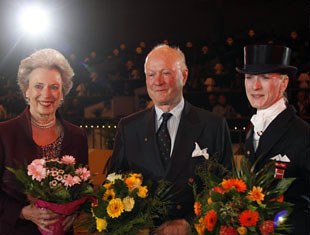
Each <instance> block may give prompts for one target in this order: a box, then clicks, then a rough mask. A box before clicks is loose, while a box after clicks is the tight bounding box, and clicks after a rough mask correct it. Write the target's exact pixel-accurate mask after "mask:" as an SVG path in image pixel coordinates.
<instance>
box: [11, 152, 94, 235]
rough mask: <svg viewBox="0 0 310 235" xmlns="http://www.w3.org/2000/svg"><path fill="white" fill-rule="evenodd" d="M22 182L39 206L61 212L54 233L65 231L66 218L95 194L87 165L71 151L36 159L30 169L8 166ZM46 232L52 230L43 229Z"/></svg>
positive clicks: (58, 233) (57, 234)
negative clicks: (76, 160)
mask: <svg viewBox="0 0 310 235" xmlns="http://www.w3.org/2000/svg"><path fill="white" fill-rule="evenodd" d="M7 169H8V170H9V171H11V172H12V173H14V174H15V176H16V178H17V180H18V181H19V182H20V183H21V184H22V186H23V188H24V192H25V194H26V195H27V197H28V199H29V201H30V202H31V203H33V204H34V205H35V206H37V207H39V208H46V209H49V210H52V211H54V212H56V213H58V214H59V220H58V222H57V223H55V224H53V225H50V226H49V229H50V230H51V231H52V234H53V235H63V234H65V232H64V231H63V227H62V222H63V220H64V218H65V216H67V215H71V214H72V213H74V212H76V211H77V210H78V209H79V208H80V207H81V206H82V205H83V204H84V203H86V202H87V201H88V200H89V199H91V197H92V196H94V190H93V186H92V184H91V179H90V176H91V174H90V171H89V170H88V168H87V167H85V166H82V165H77V164H76V162H75V158H74V157H73V156H70V155H65V156H62V157H61V158H54V159H49V160H45V159H35V160H33V161H32V162H31V163H30V164H29V165H28V166H27V169H24V168H23V167H20V168H18V169H13V168H9V167H8V168H7ZM39 230H40V231H41V233H42V234H50V233H47V232H45V231H44V230H42V229H40V227H39Z"/></svg>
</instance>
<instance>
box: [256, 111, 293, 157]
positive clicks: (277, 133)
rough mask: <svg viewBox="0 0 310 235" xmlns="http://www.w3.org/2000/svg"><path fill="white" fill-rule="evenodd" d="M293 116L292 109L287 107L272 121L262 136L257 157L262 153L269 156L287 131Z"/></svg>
mask: <svg viewBox="0 0 310 235" xmlns="http://www.w3.org/2000/svg"><path fill="white" fill-rule="evenodd" d="M292 116H293V115H292V110H291V109H290V108H287V109H286V110H284V111H283V112H282V113H280V114H279V115H278V116H277V117H276V118H275V119H274V120H273V121H272V122H271V123H270V125H269V126H268V127H267V129H266V130H265V132H264V133H263V135H262V136H261V137H260V140H259V145H258V148H257V151H256V154H255V155H256V156H257V157H258V156H262V155H264V156H265V157H266V156H268V153H269V152H270V150H271V149H272V147H273V146H274V145H275V144H276V143H277V142H278V141H279V140H280V138H281V136H283V135H284V134H285V133H286V131H287V128H286V127H287V126H288V125H289V124H288V123H289V121H290V120H291V118H292ZM263 158H264V157H263Z"/></svg>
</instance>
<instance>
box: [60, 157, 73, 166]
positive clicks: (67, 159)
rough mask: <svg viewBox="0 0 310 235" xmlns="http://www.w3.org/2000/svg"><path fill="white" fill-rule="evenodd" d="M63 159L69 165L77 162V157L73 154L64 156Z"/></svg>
mask: <svg viewBox="0 0 310 235" xmlns="http://www.w3.org/2000/svg"><path fill="white" fill-rule="evenodd" d="M61 160H62V162H63V163H64V164H67V165H74V164H75V158H74V157H73V156H70V155H65V156H63V157H62V159H61Z"/></svg>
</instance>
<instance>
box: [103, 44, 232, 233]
mask: <svg viewBox="0 0 310 235" xmlns="http://www.w3.org/2000/svg"><path fill="white" fill-rule="evenodd" d="M145 74H146V85H147V91H148V94H149V96H150V97H151V99H152V101H153V103H154V106H153V107H152V108H150V109H146V110H143V111H141V112H138V113H135V114H133V115H130V116H128V117H126V118H123V119H122V120H121V121H120V122H119V126H118V131H117V134H116V138H115V145H114V150H113V155H112V157H111V159H110V164H109V166H108V172H109V173H110V172H114V171H116V172H119V171H134V172H140V173H142V174H143V176H144V177H145V178H149V179H152V180H154V181H157V180H160V179H166V180H169V181H172V182H175V183H176V184H177V185H179V186H181V187H182V188H183V189H184V193H183V196H184V198H182V200H183V202H186V203H183V204H182V206H181V207H182V209H181V210H180V214H179V217H178V218H175V219H173V220H170V221H164V222H163V223H162V224H161V225H160V226H159V227H158V229H157V230H156V231H155V234H158V235H159V234H169V235H174V234H176V235H183V234H184V235H186V234H189V233H190V232H189V223H188V221H187V220H186V219H188V218H189V215H191V214H193V202H194V201H193V193H192V189H191V187H189V184H188V181H189V179H190V178H193V176H194V169H195V166H196V165H197V164H199V163H201V162H202V161H204V158H203V156H200V157H197V158H196V157H194V158H193V157H192V153H193V151H194V149H195V142H196V143H197V144H198V146H199V147H200V148H201V149H205V148H207V152H208V154H209V156H210V158H215V159H216V160H217V161H218V162H220V163H222V164H224V165H225V166H227V167H230V165H231V158H232V149H231V140H230V135H229V130H228V126H227V123H226V121H225V119H223V118H219V117H217V116H215V115H214V114H212V113H210V112H209V111H206V110H202V109H199V108H197V107H195V106H193V105H191V104H190V103H188V102H187V101H185V100H184V98H183V87H184V85H185V83H186V80H187V77H188V69H187V66H186V63H185V57H184V54H183V53H182V51H181V50H180V49H178V48H172V47H169V46H168V45H159V46H157V47H155V48H154V49H153V50H152V51H151V52H150V53H149V54H148V56H147V58H146V61H145ZM163 113H170V114H172V115H170V114H169V115H170V116H171V117H170V118H169V119H168V121H164V122H167V127H168V131H169V134H168V137H169V141H167V143H168V142H169V144H171V147H170V146H169V144H168V147H167V146H166V147H167V149H168V150H167V149H165V148H164V149H163V148H162V147H160V146H161V145H160V142H161V141H162V139H161V138H159V137H158V136H157V132H158V133H161V130H162V127H161V126H164V124H162V122H163V119H164V117H162V114H163ZM159 130H160V131H159ZM166 137H167V136H164V137H163V138H166ZM159 149H160V150H159ZM165 151H166V152H168V157H167V156H162V154H161V153H162V152H165ZM162 157H163V158H162ZM185 192H186V193H185ZM185 218H186V219H185Z"/></svg>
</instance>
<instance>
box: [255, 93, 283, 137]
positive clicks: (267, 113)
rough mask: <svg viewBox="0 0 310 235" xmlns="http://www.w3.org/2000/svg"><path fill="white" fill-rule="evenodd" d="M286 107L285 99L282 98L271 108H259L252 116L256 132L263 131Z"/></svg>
mask: <svg viewBox="0 0 310 235" xmlns="http://www.w3.org/2000/svg"><path fill="white" fill-rule="evenodd" d="M285 109H286V105H285V100H284V99H283V98H282V99H280V100H279V101H277V102H276V103H274V104H273V105H271V106H270V107H269V108H266V109H260V110H257V113H256V114H255V115H253V117H252V118H251V122H252V123H253V125H254V130H255V132H258V133H262V132H263V131H265V130H266V128H267V127H268V126H269V124H270V123H271V122H272V121H273V119H275V117H276V116H278V115H279V114H280V113H281V112H282V111H283V110H285Z"/></svg>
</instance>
